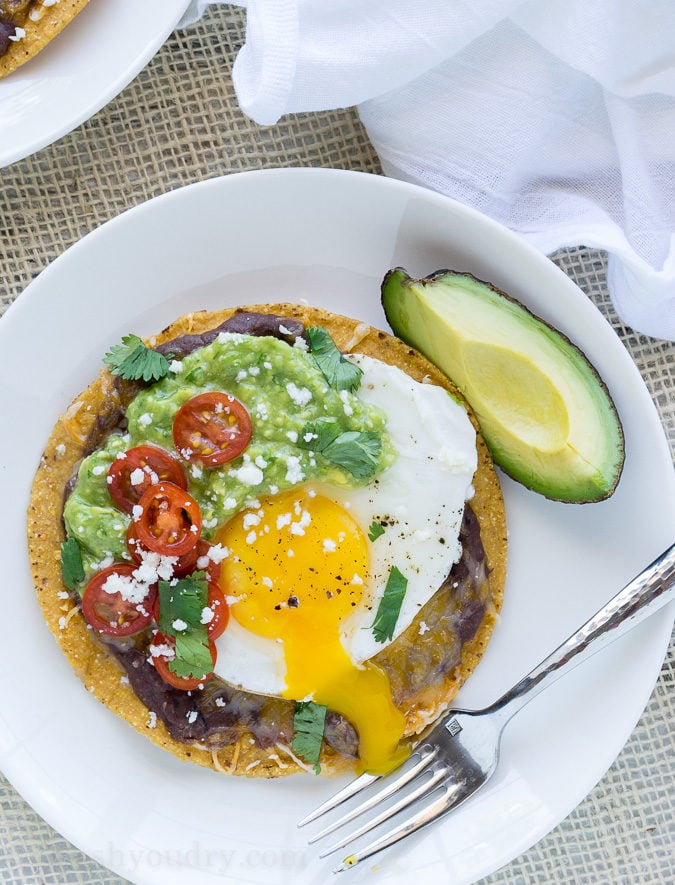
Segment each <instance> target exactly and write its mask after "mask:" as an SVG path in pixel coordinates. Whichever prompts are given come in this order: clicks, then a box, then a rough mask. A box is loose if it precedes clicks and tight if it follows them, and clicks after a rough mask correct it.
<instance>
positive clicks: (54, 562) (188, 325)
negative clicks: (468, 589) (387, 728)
mask: <svg viewBox="0 0 675 885" xmlns="http://www.w3.org/2000/svg"><path fill="white" fill-rule="evenodd" d="M240 310H241V309H239V311H240ZM246 310H247V311H255V312H258V313H272V314H277V315H279V316H284V317H294V318H296V319H298V320H300V321H301V322H303V323H304V324H305V325H306V326H316V325H318V326H323V327H324V328H326V329H327V330H328V331H329V332H330V334H331V335H332V337H333V339H334V340H335V342H336V344H337V345H338V347H339V348H341V349H342V350H350V351H352V352H358V353H364V354H367V355H369V356H373V357H376V358H377V359H380V360H382V361H383V362H386V363H389V364H391V365H394V366H398V367H399V368H401V369H403V370H404V371H406V372H407V373H408V374H409V375H410V376H411V377H412V378H414V379H415V380H417V381H425V382H427V383H432V384H436V385H439V386H441V387H445V388H446V389H448V390H450V391H451V392H452V393H453V394H454V395H456V396H459V394H458V393H457V391H456V390H455V388H454V387H453V385H452V384H451V382H449V381H448V379H447V378H446V377H445V376H444V375H443V374H442V373H441V372H440V371H439V370H438V369H436V368H435V367H434V366H433V365H432V364H431V363H429V361H428V360H427V359H425V358H424V357H423V356H421V354H419V353H418V352H417V351H415V350H412V349H411V348H410V347H408V345H406V344H403V342H401V341H400V340H399V339H397V338H393V337H392V336H391V335H388V334H386V333H385V332H381V331H379V330H376V329H373V328H371V327H370V326H367V325H365V324H364V323H359V322H358V321H356V320H353V319H348V318H346V317H342V316H338V315H336V314H333V313H329V312H327V311H324V310H319V309H317V308H311V307H304V306H298V305H292V304H269V305H257V306H252V307H248V308H246ZM239 311H238V310H234V309H232V310H222V311H218V312H213V313H206V312H200V313H194V314H188V315H186V316H183V317H181V318H180V319H179V320H177V321H176V322H175V323H173V324H172V325H170V326H169V327H168V328H166V329H164V331H163V332H161V334H159V335H157V336H155V337H154V338H152V339H150V340H148V341H146V343H147V344H148V345H149V346H153V345H156V344H160V343H162V342H165V341H169V340H171V339H173V338H176V337H177V336H179V335H183V334H185V333H201V332H204V331H206V330H208V329H212V328H215V327H216V326H218V325H219V324H220V323H222V322H223V321H224V320H226V319H228V318H229V317H231V316H232V315H233V314H235V313H237V312H239ZM116 396H117V394H116V390H115V388H114V386H113V378H112V376H111V375H110V373H109V372H108V371H107V370H102V371H101V372H100V374H99V376H98V377H97V378H96V380H95V381H94V382H93V383H92V384H90V386H89V387H88V388H87V389H86V390H85V391H84V392H83V393H82V394H80V396H78V397H77V398H76V399H75V400H74V401H73V403H71V405H70V406H69V407H68V409H66V411H65V413H64V414H63V415H61V416H60V418H59V419H58V421H57V422H56V425H55V427H54V429H53V432H52V434H51V436H50V438H49V441H48V442H47V446H46V448H45V451H44V454H43V456H42V458H41V461H40V465H39V468H38V470H37V473H36V476H35V480H34V483H33V487H32V493H31V498H30V506H29V511H28V548H29V552H30V564H31V570H32V574H33V580H34V583H35V588H36V591H37V598H38V601H39V603H40V605H41V607H42V610H43V613H44V616H45V619H46V621H47V623H48V625H49V628H50V630H51V632H52V633H53V634H54V636H55V637H56V640H57V642H58V643H59V645H60V646H61V648H62V650H63V652H64V653H65V655H66V657H67V658H68V660H69V661H70V663H71V665H72V667H73V669H74V670H75V672H76V673H77V674H78V676H79V677H80V678H81V679H82V681H83V682H84V684H85V686H86V688H87V690H88V691H90V692H91V693H92V694H94V695H95V696H96V697H97V698H98V699H99V700H100V701H101V702H102V703H104V704H105V705H106V706H107V707H109V708H110V709H111V710H112V711H113V712H114V713H116V714H117V715H118V716H120V717H122V719H125V720H126V721H127V722H129V723H130V724H131V725H133V726H134V728H136V729H137V730H138V731H139V732H141V733H143V734H146V735H147V736H148V737H149V738H150V739H151V740H152V741H154V743H156V744H158V745H159V746H161V747H163V748H164V749H166V750H169V751H170V752H172V753H173V754H174V755H176V756H177V757H178V758H180V759H182V760H190V761H192V762H196V763H198V764H199V765H203V766H206V767H209V768H214V769H216V770H218V771H224V772H227V773H232V774H234V773H236V774H246V775H248V776H255V777H275V776H278V775H283V774H290V773H294V772H297V771H299V770H301V768H302V767H305V766H303V765H301V764H298V760H296V759H294V758H293V757H292V756H291V754H290V749H289V748H287V747H281V746H279V745H277V746H276V747H275V748H273V749H272V750H270V751H267V750H264V749H261V748H260V747H258V746H257V744H255V743H253V741H252V740H251V739H250V736H248V735H244V736H243V738H242V739H240V741H239V742H238V743H237V744H235V745H233V746H228V747H225V748H223V749H221V750H217V751H214V750H209V749H205V748H203V747H200V746H199V745H187V744H183V743H180V742H178V741H176V740H174V739H173V738H172V737H171V735H169V733H168V732H167V730H166V728H165V727H164V725H163V723H162V722H161V720H160V719H159V718H157V721H156V723H154V722H152V721H151V718H152V717H150V715H149V712H148V710H147V708H146V707H145V706H144V705H143V704H142V703H141V701H140V700H139V699H138V697H137V696H136V695H135V694H134V692H133V690H132V689H131V688H130V687H129V685H128V684H125V683H123V682H121V681H120V676H121V675H122V672H121V670H120V667H119V666H118V665H117V663H116V662H115V661H114V660H113V658H112V657H111V656H109V655H108V654H107V653H106V652H105V651H103V650H101V649H100V647H99V646H98V645H97V644H95V642H94V641H93V640H92V639H91V636H90V631H89V630H88V629H87V627H86V625H85V621H84V619H83V617H82V615H81V614H80V612H79V609H78V608H77V607H76V606H75V605H74V604H73V601H72V600H71V599H67V600H65V601H64V599H63V598H60V597H59V593H61V594H63V590H64V588H63V584H62V581H61V570H60V545H61V541H62V540H63V539H64V537H65V535H64V529H63V524H62V519H61V514H62V509H63V500H64V486H65V484H66V482H67V481H68V479H69V478H70V477H71V475H72V474H73V472H74V471H75V469H76V468H77V466H78V464H79V462H80V460H81V458H82V457H83V454H84V452H85V444H86V441H87V438H88V436H89V433H90V431H91V430H92V427H93V426H94V424H95V422H96V419H97V416H98V415H99V413H102V412H105V409H106V408H109V407H110V406H111V405H114V404H115V399H116ZM472 420H473V423H474V426H476V427H477V424H476V422H475V419H474V418H473V416H472ZM477 445H478V469H477V472H476V474H475V476H474V482H473V485H474V488H475V496H474V498H473V499H472V501H471V506H472V508H473V510H474V512H475V514H476V516H477V517H478V519H479V521H480V525H481V538H482V541H483V546H484V548H485V552H486V554H487V559H488V564H489V568H490V574H489V583H490V591H491V597H492V605H491V606H489V607H488V610H487V611H486V614H485V616H484V618H483V621H482V622H481V625H480V627H479V628H478V631H477V633H476V635H475V636H474V638H473V639H472V640H471V641H469V642H468V643H466V644H465V645H464V647H463V651H462V660H461V664H460V665H459V666H457V667H455V668H454V669H453V670H451V671H450V672H449V674H448V675H447V677H446V678H445V679H444V681H443V682H442V683H441V684H438V685H434V686H431V687H429V688H427V689H425V690H423V691H422V692H420V693H418V695H416V696H414V697H413V698H412V699H411V700H410V701H409V702H408V703H407V705H406V709H405V711H404V712H405V715H406V722H407V730H406V733H407V734H409V735H410V734H416V733H418V732H420V731H421V730H422V729H424V728H425V727H426V726H427V725H428V724H429V723H430V722H432V721H433V720H434V719H435V718H437V716H438V715H439V714H440V713H442V712H443V711H444V710H445V708H446V707H447V705H448V704H449V702H450V701H451V700H452V698H454V696H455V695H456V694H457V691H458V690H459V687H460V686H461V685H462V683H463V682H464V681H465V679H466V678H467V677H468V676H469V674H470V673H471V672H472V671H473V670H474V668H475V667H476V665H477V663H478V662H479V660H480V658H481V657H482V655H483V653H484V651H485V648H486V646H487V643H488V640H489V638H490V635H491V633H492V630H493V628H494V626H495V623H496V621H497V618H498V615H499V611H500V609H501V605H502V594H503V588H504V581H505V575H506V525H505V515H504V505H503V500H502V495H501V490H500V486H499V481H498V478H497V476H496V473H495V470H494V467H493V464H492V459H491V457H490V455H489V452H488V450H487V447H486V446H485V443H484V442H483V439H482V437H481V436H480V433H478V436H477ZM408 629H417V628H416V625H415V622H413V624H412V625H411V627H410V628H408ZM320 763H321V772H322V774H335V773H339V772H342V771H346V770H350V769H351V768H352V767H353V761H351V760H348V759H346V758H344V757H342V756H340V755H338V754H337V753H335V752H334V751H332V750H331V749H327V750H324V751H323V752H322V757H321V760H320Z"/></svg>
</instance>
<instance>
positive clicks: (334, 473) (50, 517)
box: [28, 304, 506, 777]
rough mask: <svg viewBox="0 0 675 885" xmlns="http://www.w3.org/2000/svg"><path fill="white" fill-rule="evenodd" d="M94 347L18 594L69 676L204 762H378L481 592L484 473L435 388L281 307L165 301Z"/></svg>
mask: <svg viewBox="0 0 675 885" xmlns="http://www.w3.org/2000/svg"><path fill="white" fill-rule="evenodd" d="M105 362H106V363H107V368H105V369H103V370H102V371H101V373H100V374H99V376H98V377H97V378H96V380H95V381H93V382H92V383H91V384H90V386H89V387H88V388H87V389H86V390H85V391H84V392H83V393H82V394H81V395H80V396H78V397H77V398H76V399H75V400H74V402H73V403H72V404H71V405H70V406H69V407H68V409H67V410H66V411H65V413H64V414H63V415H61V417H60V418H59V419H58V421H57V423H56V425H55V427H54V429H53V432H52V434H51V437H50V439H49V441H48V443H47V446H46V449H45V451H44V454H43V456H42V459H41V462H40V465H39V468H38V470H37V473H36V476H35V480H34V484H33V487H32V493H31V500H30V507H29V513H28V546H29V551H30V560H31V568H32V572H33V577H34V583H35V587H36V590H37V595H38V599H39V602H40V605H41V607H42V609H43V612H44V615H45V618H46V620H47V622H48V624H49V627H50V629H51V631H52V632H53V634H54V635H55V637H56V639H57V641H58V642H59V644H60V646H61V648H62V649H63V651H64V652H65V654H66V655H67V657H68V659H69V661H70V663H71V665H72V666H73V667H74V669H75V670H76V672H77V673H78V675H79V676H80V677H81V679H82V680H83V681H84V683H85V685H86V687H87V689H89V690H90V691H91V692H92V693H93V694H94V695H96V697H97V698H98V699H99V700H101V701H102V702H103V703H104V704H106V705H107V706H108V707H109V708H110V709H111V710H113V711H114V712H115V713H117V714H118V715H119V716H121V717H122V718H124V719H126V720H127V721H128V722H129V723H131V724H132V725H133V726H134V727H135V728H136V729H137V730H139V731H140V732H142V733H144V734H146V735H148V737H150V738H151V739H152V740H153V741H154V742H155V743H157V744H159V745H160V746H162V747H164V748H165V749H167V750H170V751H171V752H173V753H174V754H175V755H176V756H178V757H179V758H181V759H189V760H191V761H193V762H196V763H198V764H200V765H204V766H209V767H212V768H215V769H217V770H219V771H223V772H228V773H236V774H245V775H248V776H263V777H273V776H277V775H282V774H289V773H293V772H297V771H300V770H302V769H305V770H314V771H316V772H320V773H322V774H333V773H337V772H341V771H345V770H354V769H356V770H363V769H365V770H368V771H371V772H382V771H386V770H387V769H389V768H391V767H392V766H393V765H395V764H396V762H397V761H399V760H400V759H401V758H402V757H403V756H404V755H405V754H406V753H407V749H406V747H407V745H408V744H409V741H408V739H409V738H410V737H411V736H414V735H415V734H418V733H420V732H421V731H422V730H423V729H424V728H425V727H427V726H428V725H429V724H430V723H431V722H432V721H433V720H434V719H435V718H436V717H437V716H438V715H439V714H440V713H441V712H443V710H444V709H445V708H446V707H447V705H448V703H449V702H450V701H451V699H452V698H453V697H454V696H455V694H456V693H457V691H458V689H459V687H460V685H461V684H462V683H463V682H464V680H465V679H466V678H467V676H468V675H469V674H470V673H471V671H472V670H473V669H474V667H475V666H476V664H477V663H478V661H479V659H480V657H481V656H482V654H483V652H484V651H485V648H486V645H487V642H488V640H489V637H490V634H491V632H492V629H493V627H494V625H495V623H496V619H497V616H498V613H499V610H500V608H501V603H502V591H503V586H504V580H505V568H506V527H505V516H504V507H503V501H502V496H501V491H500V487H499V482H498V479H497V476H496V474H495V471H494V468H493V464H492V460H491V458H490V455H489V453H488V450H487V448H486V446H485V444H484V442H483V440H482V438H481V435H480V431H479V428H478V426H477V424H476V421H475V419H474V417H473V416H472V414H471V412H470V410H469V409H468V407H467V405H466V403H465V402H464V401H463V400H462V399H461V397H460V395H459V394H458V392H457V391H456V389H455V388H454V387H453V385H452V382H450V381H449V380H448V379H447V378H446V377H445V376H444V375H443V374H442V373H441V372H439V370H438V369H436V368H435V367H434V366H433V365H432V364H431V363H429V362H428V361H427V360H426V359H425V358H424V357H422V356H421V355H420V354H419V353H418V352H417V351H415V350H413V349H411V348H410V347H409V346H408V345H405V344H404V343H403V342H401V341H400V340H398V339H396V338H394V337H392V336H391V335H388V334H386V333H385V332H382V331H379V330H377V329H373V328H371V327H369V326H367V325H365V324H363V323H359V322H358V321H356V320H353V319H349V318H346V317H343V316H338V315H336V314H334V313H329V312H327V311H324V310H320V309H317V308H312V307H305V306H300V305H292V304H272V305H261V306H255V307H247V308H245V309H243V308H239V309H231V310H223V311H219V312H212V313H207V312H198V313H194V314H190V315H187V316H183V317H182V318H180V319H179V320H178V321H177V322H175V323H173V324H172V325H171V326H169V327H168V328H167V329H165V330H164V331H163V332H162V333H161V334H159V335H157V336H156V337H154V338H151V339H149V340H146V341H145V342H141V340H140V339H139V338H136V337H135V336H129V337H127V338H125V339H124V342H123V344H122V345H118V346H115V347H112V348H111V350H110V351H109V352H108V354H106V356H105Z"/></svg>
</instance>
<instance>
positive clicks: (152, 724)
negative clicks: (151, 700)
mask: <svg viewBox="0 0 675 885" xmlns="http://www.w3.org/2000/svg"><path fill="white" fill-rule="evenodd" d="M148 728H157V713H155V711H154V710H150V712H149V713H148Z"/></svg>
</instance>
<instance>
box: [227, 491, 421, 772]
mask: <svg viewBox="0 0 675 885" xmlns="http://www.w3.org/2000/svg"><path fill="white" fill-rule="evenodd" d="M215 540H216V542H217V543H220V544H222V545H224V546H225V547H228V548H229V549H230V551H231V553H230V555H229V556H228V557H227V559H226V560H224V562H223V564H222V568H221V584H222V586H223V590H224V592H225V593H226V595H227V596H228V597H229V598H232V597H236V599H237V601H236V602H234V603H233V604H232V606H231V609H230V612H231V616H232V617H233V618H236V620H237V621H238V622H239V624H241V626H243V627H245V628H246V629H247V630H250V631H251V632H252V633H255V634H257V635H259V636H265V637H268V638H272V639H278V640H281V642H283V647H284V656H285V662H286V689H285V691H284V692H283V696H284V697H286V698H290V699H294V700H306V699H308V698H311V699H312V700H313V701H314V702H315V703H317V704H322V705H325V706H326V707H327V708H328V709H329V710H335V711H337V712H339V713H341V714H342V715H343V716H344V717H345V718H346V719H347V720H348V721H349V722H351V724H352V725H353V726H354V728H355V729H356V730H357V732H358V735H359V756H360V760H361V766H362V768H363V769H364V770H366V771H369V772H371V773H374V774H381V773H384V772H385V771H388V770H390V769H391V768H393V767H394V766H395V765H397V764H398V763H399V762H401V761H402V760H403V758H405V755H406V753H407V751H406V750H405V749H403V748H400V747H399V741H400V739H401V737H402V735H403V729H404V726H405V717H404V716H403V714H402V713H401V712H400V711H399V710H398V709H397V708H396V707H395V706H394V703H393V701H392V697H391V688H390V685H389V679H388V677H387V675H386V674H385V673H384V671H383V670H381V669H380V668H379V667H377V666H376V665H375V664H373V663H371V662H368V661H366V662H365V663H364V664H354V663H353V662H352V660H351V658H350V657H349V655H348V654H347V652H346V651H345V650H344V648H343V646H342V643H341V641H340V626H341V624H342V622H343V621H344V620H345V619H346V618H347V617H348V616H349V615H350V614H351V613H352V612H353V611H354V610H355V608H356V607H357V606H358V605H359V604H361V603H362V602H364V603H365V602H366V601H367V597H366V599H364V594H365V593H367V587H368V559H369V555H368V544H367V541H366V538H365V536H364V534H363V532H362V530H361V528H360V526H359V525H358V523H357V522H356V521H355V520H354V518H353V517H352V516H351V515H350V514H349V513H348V512H347V510H345V508H344V507H342V506H340V505H339V504H336V503H335V502H334V501H331V500H330V499H329V498H327V497H325V496H324V495H322V494H317V493H316V492H315V491H314V490H312V489H292V490H290V491H288V492H282V493H281V494H279V495H275V496H273V497H268V498H264V499H262V500H261V502H260V508H259V509H258V510H246V511H243V512H240V513H238V514H236V515H235V516H234V517H233V518H232V519H231V520H230V521H229V522H228V523H227V524H226V525H225V526H223V528H222V529H220V531H219V532H218V534H217V537H216V539H215ZM366 611H367V609H366ZM374 618H375V612H374V611H373V612H372V619H371V621H370V623H372V620H374ZM368 626H369V624H367V625H362V626H361V629H368Z"/></svg>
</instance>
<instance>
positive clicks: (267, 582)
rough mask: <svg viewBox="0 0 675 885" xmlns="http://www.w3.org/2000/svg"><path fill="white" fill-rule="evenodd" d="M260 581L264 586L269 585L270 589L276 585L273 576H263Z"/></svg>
mask: <svg viewBox="0 0 675 885" xmlns="http://www.w3.org/2000/svg"><path fill="white" fill-rule="evenodd" d="M260 583H261V584H262V585H263V587H269V589H270V590H271V589H272V587H274V582H273V581H272V579H271V578H261V579H260Z"/></svg>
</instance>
